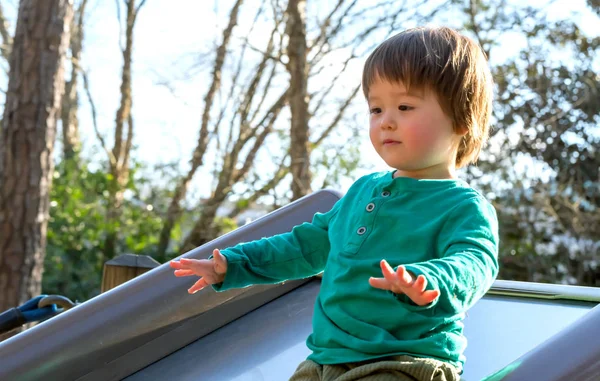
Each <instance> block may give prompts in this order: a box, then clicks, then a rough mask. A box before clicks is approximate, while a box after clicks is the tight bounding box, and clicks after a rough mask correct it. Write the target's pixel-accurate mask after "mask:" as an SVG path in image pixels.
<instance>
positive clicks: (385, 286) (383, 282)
mask: <svg viewBox="0 0 600 381" xmlns="http://www.w3.org/2000/svg"><path fill="white" fill-rule="evenodd" d="M369 284H370V285H371V286H372V287H375V288H379V289H382V290H390V291H391V290H392V285H391V284H390V282H388V280H387V279H385V278H374V277H371V278H369Z"/></svg>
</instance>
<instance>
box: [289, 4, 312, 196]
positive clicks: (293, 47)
mask: <svg viewBox="0 0 600 381" xmlns="http://www.w3.org/2000/svg"><path fill="white" fill-rule="evenodd" d="M305 9H306V0H290V1H289V3H288V8H287V16H288V21H287V26H286V33H287V35H288V36H289V42H288V46H287V55H288V59H289V61H288V64H287V70H288V72H289V73H290V98H289V99H290V110H291V119H292V120H291V131H290V136H291V141H290V156H291V166H290V170H291V173H292V200H296V199H298V198H300V197H302V196H304V195H306V194H308V193H310V179H311V175H310V167H309V165H310V148H309V141H308V119H309V115H308V90H307V83H308V64H307V61H306V54H307V46H306V12H305Z"/></svg>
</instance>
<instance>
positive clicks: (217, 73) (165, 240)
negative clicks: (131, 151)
mask: <svg viewBox="0 0 600 381" xmlns="http://www.w3.org/2000/svg"><path fill="white" fill-rule="evenodd" d="M242 2H243V1H242V0H237V1H236V2H235V4H234V5H233V8H232V9H231V12H230V14H229V23H228V25H227V27H226V28H225V30H224V31H223V41H222V42H221V45H220V46H219V47H218V49H217V54H216V57H215V64H214V67H213V72H212V81H211V84H210V87H209V89H208V91H207V93H206V96H205V97H204V111H203V113H202V122H201V126H200V136H199V138H198V144H197V146H196V149H195V150H194V153H193V157H192V160H191V164H192V165H191V168H190V170H189V171H188V173H187V175H186V176H185V177H184V178H183V179H182V180H181V182H180V183H179V184H178V185H177V188H176V189H175V194H174V196H173V199H172V200H171V203H170V205H169V208H168V210H167V216H166V218H165V222H164V225H163V229H162V230H161V234H160V239H159V245H158V253H159V255H164V253H165V251H166V249H167V246H168V244H169V241H170V237H171V230H172V229H173V226H174V225H175V221H176V220H177V219H178V218H179V216H180V215H181V208H180V206H179V204H180V202H181V200H183V199H184V198H185V195H186V193H187V188H188V186H189V183H190V182H191V180H192V178H193V177H194V174H195V173H196V170H197V169H198V168H199V167H200V166H201V165H202V163H203V162H204V154H205V152H206V148H207V147H208V137H209V130H208V123H209V119H210V111H211V109H212V104H213V101H214V97H215V94H216V93H217V90H218V89H219V88H220V86H221V70H222V68H223V63H224V62H225V55H226V53H227V46H228V45H229V40H230V39H231V35H232V32H233V28H234V27H235V26H236V25H237V19H238V13H239V10H240V7H241V5H242Z"/></svg>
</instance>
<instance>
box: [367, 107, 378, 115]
mask: <svg viewBox="0 0 600 381" xmlns="http://www.w3.org/2000/svg"><path fill="white" fill-rule="evenodd" d="M380 112H381V109H380V108H379V107H373V108H371V109H369V113H371V114H379V113H380Z"/></svg>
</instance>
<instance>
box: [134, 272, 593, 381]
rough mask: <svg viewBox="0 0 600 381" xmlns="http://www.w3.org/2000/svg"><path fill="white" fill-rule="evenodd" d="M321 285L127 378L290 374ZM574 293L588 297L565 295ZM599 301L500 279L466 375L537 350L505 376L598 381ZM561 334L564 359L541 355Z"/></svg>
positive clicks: (188, 380)
mask: <svg viewBox="0 0 600 381" xmlns="http://www.w3.org/2000/svg"><path fill="white" fill-rule="evenodd" d="M319 287H320V281H319V280H313V281H311V282H310V283H308V284H306V285H303V286H302V287H299V288H297V289H295V290H294V291H292V292H290V293H288V294H286V295H284V296H282V297H280V298H278V299H276V300H274V301H272V302H270V303H268V304H266V305H264V306H262V307H261V308H259V309H257V310H255V311H253V312H251V313H249V314H247V315H245V316H243V317H241V318H240V319H238V320H236V321H234V322H232V323H230V324H228V325H227V326H225V327H223V328H221V329H219V330H217V331H215V332H213V333H211V334H209V335H207V336H205V337H203V338H201V339H199V340H197V341H195V342H194V343H191V344H190V345H188V346H186V347H185V348H182V349H180V350H179V351H177V352H174V353H173V354H171V355H170V356H167V357H165V358H163V359H162V360H160V361H159V362H157V363H155V364H152V365H151V366H149V367H147V368H145V369H143V370H141V371H139V372H137V373H136V374H134V375H132V376H130V377H128V378H127V379H126V380H127V381H143V380H163V379H164V380H177V381H192V380H210V381H212V380H218V381H221V380H230V381H282V380H287V379H288V378H289V376H290V375H291V374H292V373H293V372H294V370H295V368H296V366H297V365H298V364H299V363H300V362H301V361H303V360H304V359H305V358H306V356H308V354H309V350H308V348H306V345H305V340H306V338H307V336H308V335H309V334H310V333H311V330H312V327H311V316H312V312H313V303H314V300H315V298H316V295H317V293H318V291H319ZM533 296H535V298H534V297H533ZM570 298H578V299H583V300H579V301H577V300H566V299H570ZM598 302H600V289H594V288H588V287H565V286H555V285H540V284H533V285H530V284H527V283H522V282H507V281H497V282H496V283H495V286H494V289H493V291H491V292H490V293H489V294H488V295H486V296H485V297H484V298H483V299H482V300H480V301H479V302H478V303H477V304H476V305H475V306H474V307H473V308H472V309H471V310H470V311H469V313H468V316H467V318H466V319H465V334H466V336H467V338H468V341H469V345H468V348H467V350H466V356H467V363H466V365H465V371H464V374H463V375H462V377H463V378H464V380H466V381H480V380H482V379H484V378H485V377H486V376H488V375H490V374H492V373H493V372H495V371H497V370H499V369H501V368H502V367H504V366H506V365H508V364H510V363H511V362H513V361H514V360H516V359H517V358H519V357H521V356H522V355H524V354H525V353H527V352H529V351H531V352H530V353H531V354H532V357H533V360H534V364H533V367H532V368H533V372H532V369H529V371H527V369H525V373H524V374H522V375H518V374H514V376H513V377H511V376H510V375H507V376H506V378H505V379H506V380H511V381H532V380H544V381H559V380H560V381H565V380H569V381H583V380H586V381H588V380H589V381H594V380H595V381H597V380H599V379H600V377H598V376H599V375H600V373H596V374H595V376H594V377H592V378H585V374H584V375H583V376H581V375H580V376H581V377H579V376H578V373H577V372H578V371H579V370H581V368H580V366H581V365H582V362H581V361H578V360H577V359H574V358H575V357H576V356H575V355H576V354H577V353H579V354H581V355H582V356H580V357H581V359H587V360H589V361H592V362H594V361H595V363H596V365H593V364H592V365H590V366H588V368H587V369H588V371H589V369H592V367H593V366H598V365H600V345H599V344H598V340H597V338H598V337H600V332H599V330H600V306H598V307H597V308H594V306H596V305H597V303H598ZM592 308H594V309H593V311H592ZM581 318H584V320H585V319H586V318H587V320H588V321H587V323H584V324H583V325H581V324H580V322H581V321H582V320H578V319H581ZM571 324H573V325H572V326H571V327H577V326H581V327H582V328H584V332H587V334H589V335H590V336H589V339H590V340H587V343H584V342H582V340H581V338H580V337H575V338H574V339H575V340H572V341H569V338H570V337H573V335H572V333H569V332H568V330H565V328H567V327H568V326H569V325H571ZM557 333H559V334H558V335H557V336H556V337H557V338H558V339H560V340H562V341H563V342H564V345H563V346H562V348H560V349H559V350H560V353H561V355H560V356H559V357H556V356H555V357H548V356H547V352H543V351H540V352H539V353H536V351H539V349H540V348H542V347H543V346H540V344H541V343H542V342H544V341H546V340H547V339H548V338H550V337H551V336H553V335H555V334H557ZM561 333H564V334H561ZM565 339H566V340H565ZM550 346H552V345H550ZM585 351H588V352H587V353H584V352H585ZM535 361H538V362H540V363H539V364H537V363H535ZM540 365H542V366H545V367H546V370H547V372H548V376H547V377H545V376H542V377H540V376H541V374H540ZM553 367H554V368H553ZM563 368H564V369H563ZM561 371H562V373H561ZM599 371H600V369H599ZM569 372H575V373H569ZM522 373H523V372H522ZM503 380H504V379H503Z"/></svg>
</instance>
